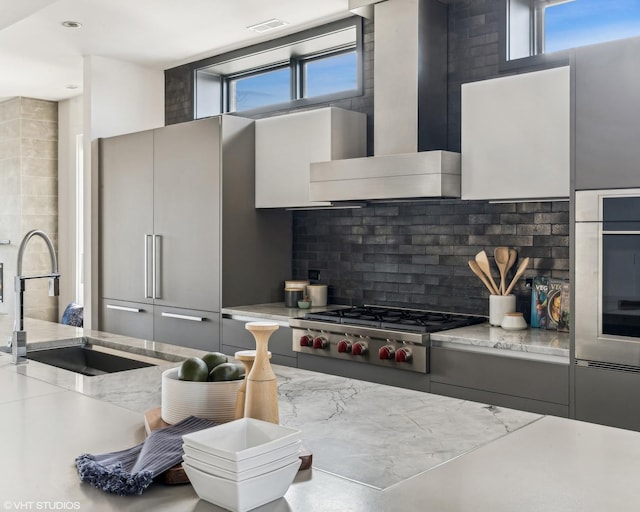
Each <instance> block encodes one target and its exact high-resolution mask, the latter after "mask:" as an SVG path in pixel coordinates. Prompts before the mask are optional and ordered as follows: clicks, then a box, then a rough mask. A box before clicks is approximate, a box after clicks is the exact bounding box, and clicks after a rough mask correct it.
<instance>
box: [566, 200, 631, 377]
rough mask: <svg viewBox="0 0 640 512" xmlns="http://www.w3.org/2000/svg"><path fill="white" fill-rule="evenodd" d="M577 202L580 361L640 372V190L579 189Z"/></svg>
mask: <svg viewBox="0 0 640 512" xmlns="http://www.w3.org/2000/svg"><path fill="white" fill-rule="evenodd" d="M575 205H576V218H575V220H576V227H575V278H574V297H575V298H574V301H575V307H574V319H573V320H572V322H571V323H572V324H573V326H574V327H573V329H574V332H575V340H576V341H575V355H576V360H577V364H578V365H580V366H594V367H600V368H611V369H625V367H638V368H639V370H640V189H613V190H587V191H578V192H576V201H575ZM627 369H628V368H627Z"/></svg>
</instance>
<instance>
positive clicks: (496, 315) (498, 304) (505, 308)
mask: <svg viewBox="0 0 640 512" xmlns="http://www.w3.org/2000/svg"><path fill="white" fill-rule="evenodd" d="M515 310H516V296H515V295H490V296H489V323H490V324H491V325H495V326H499V325H501V324H502V319H503V318H504V315H506V314H507V313H513V312H515Z"/></svg>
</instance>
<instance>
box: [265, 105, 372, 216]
mask: <svg viewBox="0 0 640 512" xmlns="http://www.w3.org/2000/svg"><path fill="white" fill-rule="evenodd" d="M255 127H256V153H255V154H256V203H255V206H256V208H295V207H309V206H323V205H328V204H330V203H321V202H313V201H310V200H309V166H310V164H311V163H312V162H325V161H328V160H341V159H345V158H357V157H363V156H366V154H367V116H366V114H363V113H360V112H352V111H349V110H343V109H339V108H333V107H328V108H321V109H316V110H307V111H304V112H296V113H292V114H286V115H282V116H275V117H269V118H266V119H258V120H257V121H256V123H255Z"/></svg>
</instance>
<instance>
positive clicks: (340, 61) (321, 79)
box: [302, 50, 358, 98]
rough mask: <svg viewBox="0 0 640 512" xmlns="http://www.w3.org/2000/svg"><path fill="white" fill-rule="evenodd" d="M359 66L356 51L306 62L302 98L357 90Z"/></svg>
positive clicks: (303, 68)
mask: <svg viewBox="0 0 640 512" xmlns="http://www.w3.org/2000/svg"><path fill="white" fill-rule="evenodd" d="M357 64H358V54H357V53H356V52H355V50H351V51H348V52H345V53H334V54H331V55H328V56H327V55H324V56H320V57H316V58H310V59H308V60H306V61H304V63H303V66H302V76H303V88H302V90H303V93H302V96H303V97H304V98H312V97H315V96H322V95H324V94H332V93H336V92H340V91H350V90H355V89H357V88H358V73H357Z"/></svg>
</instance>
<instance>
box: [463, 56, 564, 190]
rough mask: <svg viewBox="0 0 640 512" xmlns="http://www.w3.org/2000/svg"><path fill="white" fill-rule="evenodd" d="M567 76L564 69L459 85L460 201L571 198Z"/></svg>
mask: <svg viewBox="0 0 640 512" xmlns="http://www.w3.org/2000/svg"><path fill="white" fill-rule="evenodd" d="M569 75H570V73H569V68H568V67H566V66H565V67H559V68H554V69H546V70H543V71H534V72H531V73H522V74H519V75H512V76H507V77H500V78H494V79H490V80H483V81H479V82H472V83H468V84H463V85H462V93H461V94H462V117H461V122H462V160H461V166H462V167H461V178H462V199H536V198H540V199H545V198H554V197H569V188H570V187H569V181H570V180H569V174H570V156H571V153H570V135H571V128H570V77H569ZM516 127H517V128H516Z"/></svg>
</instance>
